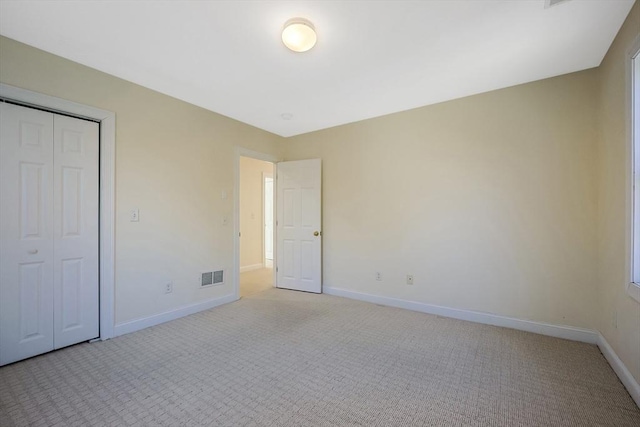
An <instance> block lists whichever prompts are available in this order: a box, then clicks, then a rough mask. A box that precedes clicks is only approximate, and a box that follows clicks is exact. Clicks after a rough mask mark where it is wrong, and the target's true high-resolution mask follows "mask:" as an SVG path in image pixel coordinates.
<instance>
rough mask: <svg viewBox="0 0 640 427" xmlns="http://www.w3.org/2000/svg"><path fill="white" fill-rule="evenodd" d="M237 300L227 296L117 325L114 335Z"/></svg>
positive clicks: (233, 296) (232, 296)
mask: <svg viewBox="0 0 640 427" xmlns="http://www.w3.org/2000/svg"><path fill="white" fill-rule="evenodd" d="M236 300H237V298H236V297H235V295H227V296H224V297H220V298H213V299H210V300H207V301H203V302H199V303H196V304H191V305H187V306H184V307H180V308H177V309H175V310H171V311H167V312H166V313H160V314H155V315H153V316H149V317H143V318H140V319H135V320H130V321H128V322H124V323H120V324H117V325H116V326H115V328H114V331H113V332H114V334H113V335H114V336H116V337H117V336H120V335H124V334H128V333H131V332H135V331H139V330H141V329H145V328H148V327H150V326H155V325H159V324H160V323H164V322H168V321H170V320H175V319H179V318H180V317H184V316H188V315H190V314H194V313H197V312H199V311H203V310H208V309H210V308H213V307H217V306H219V305H222V304H227V303H230V302H233V301H236Z"/></svg>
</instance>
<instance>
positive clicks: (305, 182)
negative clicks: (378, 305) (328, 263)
mask: <svg viewBox="0 0 640 427" xmlns="http://www.w3.org/2000/svg"><path fill="white" fill-rule="evenodd" d="M321 179H322V175H321V161H320V159H312V160H298V161H294V162H281V163H278V176H277V178H276V188H277V198H276V200H277V202H276V203H277V209H276V212H277V222H276V229H277V234H276V235H277V245H276V250H277V253H278V256H277V257H276V262H277V266H276V272H277V273H276V274H277V287H278V288H285V289H293V290H296V291H306V292H315V293H321V292H322V233H321V228H320V226H321V212H322V205H321Z"/></svg>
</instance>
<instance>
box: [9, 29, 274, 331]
mask: <svg viewBox="0 0 640 427" xmlns="http://www.w3.org/2000/svg"><path fill="white" fill-rule="evenodd" d="M0 81H2V83H6V84H10V85H13V86H18V87H21V88H25V89H29V90H33V91H36V92H41V93H44V94H47V95H53V96H57V97H60V98H64V99H68V100H72V101H76V102H79V103H82V104H87V105H90V106H94V107H98V108H102V109H105V110H110V111H113V112H115V113H116V127H117V130H116V132H117V133H116V164H115V168H116V189H115V192H116V274H115V276H116V295H115V297H116V323H122V322H126V321H128V320H132V319H136V318H141V317H146V316H150V315H154V314H159V313H163V312H167V311H170V310H172V309H175V308H178V307H181V306H185V305H188V304H192V303H196V302H200V301H204V300H207V299H210V298H215V297H220V296H224V295H229V294H232V283H233V197H228V198H227V199H225V200H223V199H222V198H221V192H222V191H226V192H227V193H228V194H229V195H231V194H233V186H234V182H233V180H234V170H233V169H234V155H235V153H234V146H236V145H240V146H243V147H246V148H248V149H251V150H255V151H260V152H264V153H268V154H273V155H278V154H279V149H280V146H279V145H278V142H279V141H280V139H281V138H280V137H278V136H275V135H273V134H270V133H267V132H264V131H261V130H258V129H256V128H253V127H251V126H248V125H245V124H242V123H240V122H237V121H234V120H231V119H229V118H226V117H223V116H220V115H218V114H215V113H212V112H210V111H207V110H204V109H202V108H198V107H195V106H193V105H190V104H187V103H186V102H182V101H179V100H176V99H174V98H171V97H168V96H165V95H162V94H160V93H157V92H154V91H151V90H149V89H145V88H143V87H141V86H138V85H135V84H132V83H129V82H126V81H124V80H121V79H118V78H115V77H112V76H110V75H107V74H104V73H101V72H98V71H95V70H93V69H90V68H87V67H84V66H82V65H79V64H77V63H74V62H71V61H68V60H65V59H63V58H60V57H57V56H54V55H51V54H48V53H45V52H42V51H40V50H37V49H34V48H31V47H28V46H26V45H23V44H20V43H17V42H15V41H12V40H10V39H7V38H4V37H2V38H0ZM134 207H135V208H139V209H140V222H138V223H135V222H129V221H128V211H129V210H130V209H132V208H134ZM224 216H226V217H227V218H228V224H227V225H226V226H223V217H224ZM212 268H224V269H226V271H227V277H226V280H225V281H226V284H224V285H222V286H218V287H211V288H206V289H199V288H198V283H197V279H198V275H199V274H200V272H202V271H208V270H210V269H212ZM168 280H173V283H174V290H173V293H172V294H169V295H165V294H164V293H163V284H164V283H165V282H166V281H168Z"/></svg>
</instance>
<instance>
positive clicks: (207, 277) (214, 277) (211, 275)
mask: <svg viewBox="0 0 640 427" xmlns="http://www.w3.org/2000/svg"><path fill="white" fill-rule="evenodd" d="M222 283H224V270H217V271H207V272H205V273H202V276H201V278H200V286H211V285H221V284H222Z"/></svg>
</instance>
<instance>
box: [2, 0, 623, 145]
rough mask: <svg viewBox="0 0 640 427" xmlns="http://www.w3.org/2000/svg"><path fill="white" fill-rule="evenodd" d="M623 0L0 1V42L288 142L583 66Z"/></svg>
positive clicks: (613, 29)
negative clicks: (304, 25) (310, 43)
mask: <svg viewBox="0 0 640 427" xmlns="http://www.w3.org/2000/svg"><path fill="white" fill-rule="evenodd" d="M633 2H634V0H569V1H567V2H565V3H561V4H559V5H557V6H553V7H550V8H545V0H530V1H514V0H502V1H499V0H493V1H485V0H448V1H447V0H445V1H436V0H431V1H56V0H53V1H8V0H1V1H0V34H2V35H4V36H7V37H9V38H12V39H15V40H18V41H21V42H23V43H26V44H29V45H32V46H35V47H37V48H40V49H43V50H45V51H48V52H51V53H54V54H56V55H60V56H63V57H65V58H68V59H71V60H73V61H76V62H79V63H81V64H84V65H88V66H89V67H93V68H96V69H98V70H101V71H104V72H107V73H109V74H113V75H115V76H118V77H121V78H123V79H126V80H129V81H132V82H134V83H137V84H140V85H142V86H145V87H148V88H151V89H154V90H157V91H159V92H162V93H165V94H167V95H171V96H173V97H176V98H179V99H182V100H184V101H187V102H190V103H192V104H195V105H199V106H201V107H204V108H206V109H209V110H211V111H215V112H217V113H220V114H223V115H225V116H229V117H232V118H234V119H237V120H240V121H242V122H245V123H248V124H251V125H253V126H256V127H259V128H261V129H264V130H267V131H270V132H273V133H276V134H278V135H281V136H292V135H297V134H301V133H306V132H310V131H314V130H318V129H323V128H328V127H332V126H337V125H340V124H344V123H350V122H354V121H358V120H362V119H366V118H371V117H376V116H381V115H384V114H389V113H393V112H397V111H402V110H407V109H410V108H415V107H419V106H423V105H428V104H433V103H437V102H442V101H446V100H450V99H455V98H460V97H463V96H468V95H472V94H476V93H481V92H486V91H490V90H494V89H498V88H504V87H508V86H512V85H516V84H520V83H525V82H530V81H534V80H539V79H543V78H547V77H551V76H556V75H560V74H565V73H570V72H573V71H579V70H583V69H587V68H591V67H595V66H597V65H599V64H600V62H601V60H602V58H603V56H604V54H605V53H606V51H607V49H608V48H609V46H610V44H611V42H612V41H613V39H614V37H615V35H616V33H617V32H618V30H619V29H620V26H621V25H622V23H623V21H624V19H625V17H626V16H627V14H628V12H629V10H630V9H631V7H632V5H633ZM298 16H299V17H304V18H307V19H309V20H310V21H312V22H313V23H314V25H315V27H316V29H317V33H318V43H317V45H316V47H315V48H313V49H312V50H311V51H309V52H306V53H301V54H300V53H293V52H290V51H288V50H287V49H286V48H285V47H284V45H283V44H282V41H281V40H280V32H281V29H282V25H283V24H284V22H285V21H286V20H288V19H289V18H292V17H298ZM283 114H290V115H292V116H293V117H292V118H291V119H290V120H284V119H283V118H282V115H283Z"/></svg>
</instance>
